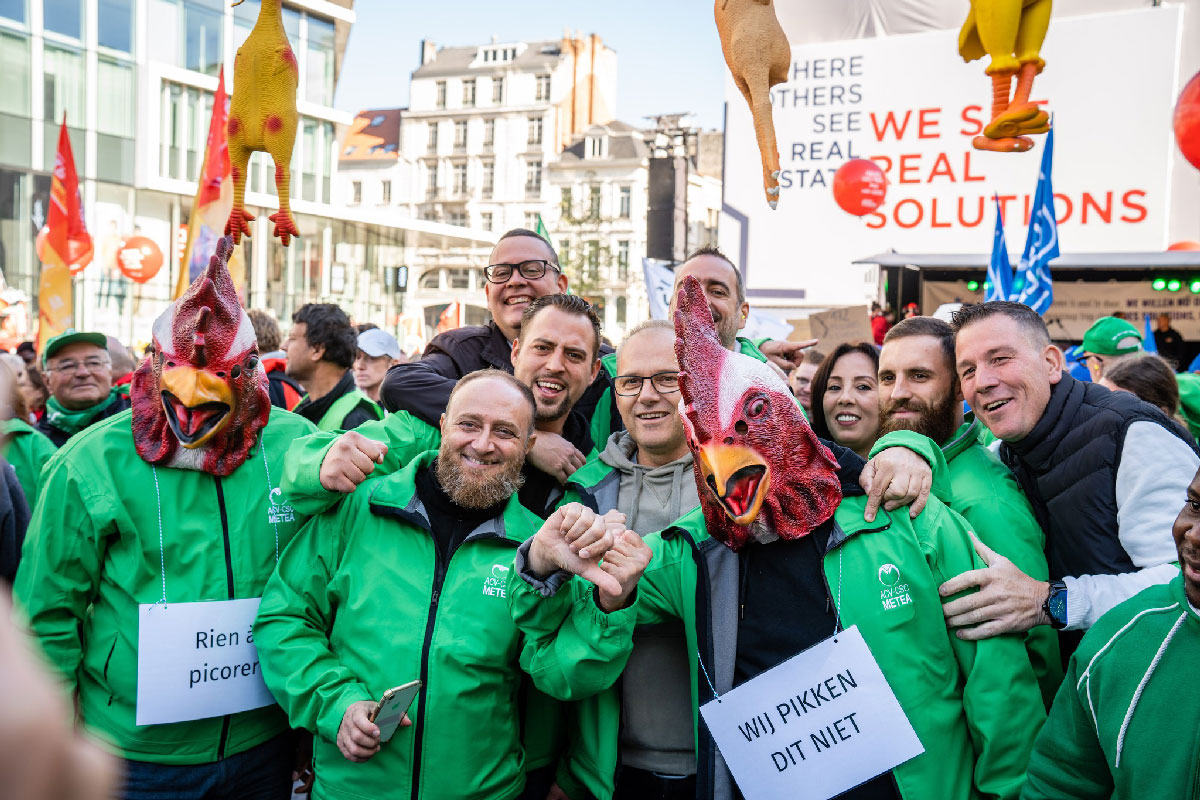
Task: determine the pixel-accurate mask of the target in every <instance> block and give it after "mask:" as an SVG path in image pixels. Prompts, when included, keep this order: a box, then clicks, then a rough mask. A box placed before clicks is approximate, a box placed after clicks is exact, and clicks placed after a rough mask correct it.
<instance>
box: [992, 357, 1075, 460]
mask: <svg viewBox="0 0 1200 800" xmlns="http://www.w3.org/2000/svg"><path fill="white" fill-rule="evenodd" d="M1084 391H1085V384H1083V383H1082V382H1080V381H1077V380H1076V379H1075V378H1072V377H1071V376H1070V375H1068V374H1067V373H1065V372H1064V373H1063V374H1062V380H1060V381H1059V382H1058V383H1056V384H1054V385H1053V386H1051V387H1050V402H1049V403H1047V404H1046V410H1045V411H1043V412H1042V418H1041V419H1040V420H1038V423H1037V424H1036V425H1034V426H1033V430H1032V431H1030V432H1029V435H1028V436H1026V437H1025V438H1023V439H1021V440H1020V441H1016V442H1005V443H1004V446H1005V447H1006V448H1008V449H1009V450H1010V451H1012V452H1013V453H1015V454H1016V455H1017V456H1019V457H1020V458H1021V460H1022V461H1025V462H1027V463H1029V464H1030V465H1031V466H1034V467H1036V466H1038V465H1043V464H1045V463H1046V462H1047V461H1049V459H1050V457H1051V456H1052V455H1053V454H1054V451H1055V450H1056V449H1057V448H1058V445H1059V442H1061V441H1062V438H1063V437H1064V436H1066V435H1067V433H1068V432H1069V431H1070V430H1071V427H1072V422H1073V421H1074V419H1075V415H1076V413H1077V412H1078V411H1079V407H1080V406H1081V405H1082V404H1083V395H1084Z"/></svg>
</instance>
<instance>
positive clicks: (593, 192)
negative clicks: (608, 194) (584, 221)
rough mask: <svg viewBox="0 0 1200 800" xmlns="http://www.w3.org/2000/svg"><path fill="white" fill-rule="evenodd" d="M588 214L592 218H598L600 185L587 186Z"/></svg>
mask: <svg viewBox="0 0 1200 800" xmlns="http://www.w3.org/2000/svg"><path fill="white" fill-rule="evenodd" d="M588 216H589V217H591V218H592V219H599V218H600V187H599V186H595V185H593V186H589V187H588Z"/></svg>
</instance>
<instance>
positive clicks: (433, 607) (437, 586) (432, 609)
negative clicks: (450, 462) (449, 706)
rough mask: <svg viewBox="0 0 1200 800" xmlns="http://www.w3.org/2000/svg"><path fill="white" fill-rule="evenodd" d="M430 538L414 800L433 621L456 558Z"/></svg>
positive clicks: (418, 784)
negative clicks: (443, 552)
mask: <svg viewBox="0 0 1200 800" xmlns="http://www.w3.org/2000/svg"><path fill="white" fill-rule="evenodd" d="M429 538H430V540H431V542H430V543H431V544H432V545H433V552H434V558H435V560H436V563H437V566H436V567H435V569H434V571H433V594H432V595H430V598H429V613H428V615H427V616H426V617H425V640H424V642H422V644H421V694H420V698H419V699H418V700H417V702H418V704H419V705H418V706H417V723H416V727H415V728H414V729H413V767H412V800H417V798H418V797H419V796H420V793H421V743H422V741H423V740H424V738H425V701H426V699H428V697H429V648H430V646H431V645H432V644H433V623H434V620H435V619H436V618H437V607H438V600H439V599H440V598H441V594H442V584H443V583H445V581H446V572H447V571H448V569H449V566H450V559H452V558H454V551H451V552H450V553H449V554H448V555H447V557H446V560H445V561H442V555H441V553H440V552H439V551H438V546H437V542H436V541H432V539H433V532H432V531H430V532H429ZM460 546H461V545H460ZM457 549H458V548H455V550H457Z"/></svg>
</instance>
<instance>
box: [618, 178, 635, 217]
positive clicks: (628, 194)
mask: <svg viewBox="0 0 1200 800" xmlns="http://www.w3.org/2000/svg"><path fill="white" fill-rule="evenodd" d="M632 205H633V189H632V188H631V187H629V186H622V187H621V195H620V213H619V214H618V215H617V216H619V217H620V218H621V219H629V215H630V212H631V207H632Z"/></svg>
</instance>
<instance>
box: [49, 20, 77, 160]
mask: <svg viewBox="0 0 1200 800" xmlns="http://www.w3.org/2000/svg"><path fill="white" fill-rule="evenodd" d="M43 64H44V70H45V73H44V77H43V83H42V87H43V90H44V95H43V102H44V106H43V109H44V110H43V114H42V118H43V119H45V120H47V121H48V123H53V127H54V135H55V137H56V138H57V136H58V124H59V123H60V122H61V121H62V115H63V112H64V111H65V112H67V125H68V126H69V127H72V128H82V127H84V121H85V120H84V112H85V108H84V105H85V104H84V69H83V56H82V54H80V53H79V52H78V51H76V50H68V49H66V48H61V47H54V46H52V45H50V44H47V45H46V47H45V52H44V62H43ZM47 127H51V126H50V125H48V126H47ZM75 158H76V159H79V158H80V155H79V154H78V153H76V154H75ZM53 161H54V154H53V152H51V153H50V162H51V163H53ZM76 164H77V165H78V161H77V162H76ZM82 172H83V170H82V169H80V173H82Z"/></svg>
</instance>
